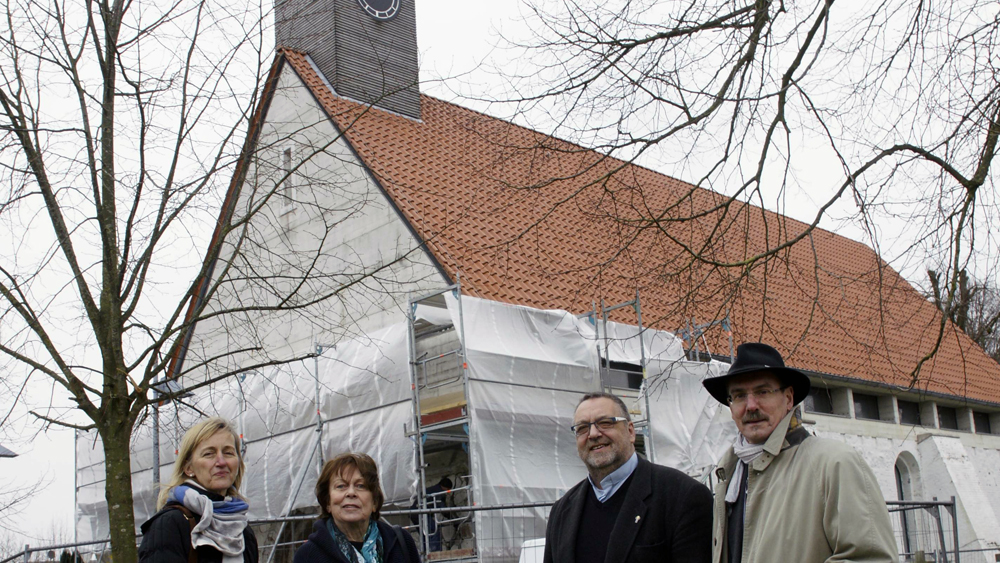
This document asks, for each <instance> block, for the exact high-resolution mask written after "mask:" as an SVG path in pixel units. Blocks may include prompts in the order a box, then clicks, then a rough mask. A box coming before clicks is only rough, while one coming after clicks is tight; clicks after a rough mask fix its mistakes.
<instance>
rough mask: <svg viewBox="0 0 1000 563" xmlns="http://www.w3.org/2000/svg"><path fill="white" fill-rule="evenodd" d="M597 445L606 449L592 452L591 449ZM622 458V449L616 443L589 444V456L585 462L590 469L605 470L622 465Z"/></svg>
mask: <svg viewBox="0 0 1000 563" xmlns="http://www.w3.org/2000/svg"><path fill="white" fill-rule="evenodd" d="M596 445H604V448H603V449H600V450H598V451H592V450H591V449H590V448H591V447H593V446H596ZM622 457H623V456H622V451H621V448H620V447H619V446H618V444H616V443H615V442H614V441H608V442H607V443H605V444H601V443H600V442H598V443H596V444H591V443H588V444H587V455H586V457H585V458H584V460H583V461H584V463H585V464H586V466H587V468H588V469H603V468H606V467H610V466H613V465H615V464H621V463H622V461H624V460H622Z"/></svg>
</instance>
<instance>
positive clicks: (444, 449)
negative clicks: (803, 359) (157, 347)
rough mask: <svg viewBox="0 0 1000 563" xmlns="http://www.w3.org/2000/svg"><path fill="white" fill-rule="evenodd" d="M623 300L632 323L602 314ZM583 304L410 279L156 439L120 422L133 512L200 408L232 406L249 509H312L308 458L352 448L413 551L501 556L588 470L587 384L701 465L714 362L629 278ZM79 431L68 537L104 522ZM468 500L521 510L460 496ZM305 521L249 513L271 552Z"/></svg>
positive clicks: (143, 505) (712, 441)
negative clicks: (625, 286) (311, 351)
mask: <svg viewBox="0 0 1000 563" xmlns="http://www.w3.org/2000/svg"><path fill="white" fill-rule="evenodd" d="M629 307H631V308H632V309H633V310H634V311H635V314H636V324H634V325H633V324H622V323H617V322H613V321H611V320H610V319H609V317H610V316H612V315H613V314H614V312H615V311H618V310H620V309H627V308H629ZM619 315H620V314H619ZM616 316H617V315H616ZM587 317H588V316H584V317H583V318H581V317H576V316H574V315H572V314H570V313H568V312H566V311H558V310H539V309H532V308H528V307H523V306H516V305H510V304H504V303H499V302H494V301H488V300H483V299H477V298H473V297H469V296H463V295H462V292H461V287H460V286H459V285H458V284H456V285H452V286H448V287H445V288H442V289H440V290H438V291H433V292H429V293H426V294H422V295H419V296H415V297H414V298H413V299H411V300H410V301H409V304H408V308H407V309H406V311H405V319H402V322H399V323H396V324H391V325H389V326H386V327H384V328H382V329H379V330H377V331H373V332H372V333H370V334H366V335H363V337H358V338H354V339H345V340H343V341H341V342H338V343H337V344H336V345H335V346H333V345H316V348H315V356H314V357H312V358H309V359H308V360H306V361H301V362H295V363H293V364H288V365H284V366H280V367H274V368H269V369H268V370H261V371H257V372H253V373H247V374H244V375H243V376H241V377H238V378H230V379H227V380H222V381H219V382H217V383H215V384H213V385H212V386H210V387H207V388H204V389H202V390H199V391H198V392H196V393H195V395H194V396H192V397H190V398H189V399H186V400H185V401H184V406H181V405H179V404H178V403H174V407H175V408H174V409H171V410H172V411H174V412H171V413H170V415H169V416H167V417H166V418H167V419H170V420H160V421H159V422H158V424H159V425H161V426H163V428H159V427H158V428H157V433H158V435H159V436H160V437H161V438H163V437H165V438H166V440H164V441H165V442H167V443H163V444H158V445H156V446H154V445H153V442H152V440H151V435H150V434H151V433H150V429H149V428H143V429H141V430H140V432H139V435H138V436H137V438H136V445H135V452H134V456H133V483H134V490H135V492H136V518H137V522H142V521H143V520H145V519H146V518H148V517H149V516H150V515H151V514H152V513H153V512H154V511H155V505H154V503H155V500H154V499H155V492H156V491H155V487H154V486H153V485H152V484H153V482H154V467H159V466H161V465H167V464H171V463H172V462H173V459H174V457H175V455H176V453H175V447H176V442H177V440H179V438H180V436H181V435H182V434H183V430H182V429H183V428H187V427H189V426H190V425H191V424H192V423H193V422H194V421H195V420H197V419H198V418H200V417H201V416H204V415H205V414H212V415H215V414H217V415H219V416H223V417H226V418H228V419H230V420H233V421H236V422H237V424H238V427H239V431H240V433H241V434H242V435H243V437H244V444H245V446H246V452H245V459H246V460H247V473H246V476H245V479H244V485H243V487H242V490H241V492H242V493H243V494H245V495H246V496H247V497H248V500H249V502H250V506H251V516H252V518H255V519H259V520H267V519H271V520H274V521H275V522H288V521H295V522H298V520H288V519H293V518H294V517H295V516H296V515H302V516H306V515H315V514H316V512H317V510H316V505H315V504H316V500H315V498H314V497H313V495H312V494H308V492H311V490H312V489H313V488H314V486H315V483H316V480H317V478H318V476H319V472H320V468H321V467H322V464H323V461H324V460H326V459H330V458H331V457H333V456H334V455H337V454H338V453H341V452H344V451H362V452H366V453H368V454H370V455H372V457H373V458H375V460H376V463H377V464H378V466H379V468H380V470H381V478H382V488H383V491H384V492H385V496H386V502H387V505H386V512H387V513H391V511H393V510H394V509H395V510H406V509H411V508H412V509H413V510H411V512H409V513H406V514H403V513H400V512H395V513H394V514H396V516H394V517H395V518H396V520H397V521H395V522H393V523H396V524H404V525H409V526H413V529H414V531H416V530H418V529H419V534H420V535H419V538H420V542H419V544H420V546H421V551H422V552H424V553H425V555H426V556H427V557H426V558H427V559H428V560H442V559H452V560H470V561H471V560H476V561H481V562H500V561H503V562H509V561H513V560H516V555H517V554H518V553H519V551H520V543H516V542H521V541H528V540H530V539H532V538H530V537H529V536H530V535H531V534H533V533H537V532H536V531H537V530H538V529H543V528H539V526H540V524H542V523H543V522H544V520H545V518H546V511H545V508H544V507H545V506H548V505H550V504H551V503H552V502H554V501H555V500H557V499H558V498H560V497H561V496H562V495H563V494H564V493H565V492H566V491H567V490H568V489H569V488H571V487H573V486H574V485H576V484H577V483H578V482H580V481H581V480H582V479H584V478H585V477H586V469H585V467H584V466H583V464H582V463H581V462H580V460H579V457H578V454H577V451H576V440H575V437H574V436H573V434H572V432H571V431H570V430H569V427H570V426H571V425H572V423H573V413H574V411H575V407H576V404H577V402H578V401H579V399H580V397H582V396H583V395H584V394H586V393H591V392H595V391H601V390H608V389H610V390H611V391H613V392H615V393H616V394H618V395H619V396H622V397H623V400H624V401H625V403H626V405H627V406H628V408H629V410H630V413H634V414H635V415H636V416H634V417H633V418H634V419H635V420H636V422H637V426H639V427H641V428H642V437H641V438H640V439H639V440H637V442H639V446H640V448H639V449H640V451H642V450H643V449H644V450H645V452H646V455H647V456H648V457H653V451H654V448H655V456H656V458H655V461H656V462H658V463H661V464H666V465H672V466H674V467H677V468H680V469H681V470H684V471H688V472H689V473H691V474H694V475H695V476H701V475H703V474H707V473H708V471H707V469H706V467H709V466H710V465H711V464H712V463H713V462H715V461H717V460H718V457H719V456H721V453H722V450H723V449H724V448H725V447H726V445H728V444H729V443H730V442H731V435H730V434H726V432H727V431H728V432H730V433H731V432H733V430H732V429H731V427H732V424H731V422H729V421H728V416H727V415H725V414H724V413H723V414H722V417H721V418H720V417H719V412H718V411H719V409H718V404H717V403H716V402H715V401H714V400H712V399H711V397H709V396H708V395H707V394H706V393H704V391H703V390H702V389H701V383H700V382H701V380H702V379H703V378H704V377H707V376H711V375H714V374H717V373H719V370H720V369H721V365H720V364H718V363H716V362H709V363H706V362H690V361H688V360H687V359H686V357H685V352H684V349H683V345H682V343H681V341H680V339H679V338H676V337H675V336H673V335H672V334H669V333H666V332H662V331H657V330H654V329H649V328H647V327H644V326H642V319H641V308H640V304H639V295H638V294H636V297H635V299H634V300H632V301H629V302H627V303H621V304H617V305H611V306H606V305H605V304H603V303H602V304H601V307H600V309H597V308H596V307H595V310H594V311H593V312H592V314H591V315H590V316H589V318H587ZM189 407H190V408H189ZM161 413H162V410H161ZM650 413H656V414H655V416H651V414H650ZM727 429H728V430H727ZM90 438H91V437H90V436H88V439H84V438H83V437H81V439H80V440H79V441H78V450H79V451H80V458H79V462H78V476H79V481H78V483H79V484H80V487H79V489H78V492H79V493H80V508H79V509H78V512H77V514H78V527H77V529H78V531H79V532H80V539H81V541H85V540H91V539H92V540H101V539H103V538H104V537H106V534H107V523H106V516H104V517H103V519H102V511H103V508H102V507H103V480H102V474H101V471H100V465H101V464H100V462H101V460H100V459H99V458H100V455H99V452H100V447H99V445H98V444H97V443H96V441H95V440H93V439H90ZM154 449H155V451H156V452H157V455H156V456H153V455H152V453H153V450H154ZM154 458H156V461H155V462H154ZM442 477H448V478H449V480H450V481H451V483H450V485H449V486H447V487H445V486H442V483H443V481H442V480H441V478H442ZM435 487H437V488H436V489H435ZM484 506H486V507H496V506H519V507H524V509H523V510H518V511H515V512H513V513H504V512H502V511H479V510H468V509H462V508H461V507H484ZM455 507H458V508H455ZM104 514H106V513H104ZM428 515H431V516H428ZM414 518H416V521H414ZM430 518H433V521H431V520H430ZM306 519H308V517H307V518H306ZM306 525H307V524H306V523H304V521H303V522H302V523H297V524H295V525H293V526H291V527H289V526H288V525H286V524H284V523H282V524H275V526H274V528H273V529H269V528H265V529H261V530H259V532H261V533H265V534H266V535H264V536H262V537H261V538H260V541H261V545H262V546H265V550H264V551H262V557H266V558H267V560H268V561H272V562H273V561H274V560H275V558H278V557H284V556H283V555H279V554H278V552H277V551H275V549H276V547H277V546H279V545H285V544H288V543H289V542H294V541H298V539H304V536H303V538H300V537H299V536H302V535H303V534H308V530H307V529H306V528H304V526H306ZM442 529H444V530H445V531H446V533H440V532H441V530H442ZM487 537H488V538H490V539H489V541H487V540H486V538H487ZM499 538H506V539H499ZM282 553H283V552H282Z"/></svg>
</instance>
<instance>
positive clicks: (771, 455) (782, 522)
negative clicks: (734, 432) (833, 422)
mask: <svg viewBox="0 0 1000 563" xmlns="http://www.w3.org/2000/svg"><path fill="white" fill-rule="evenodd" d="M791 418H792V414H791V413H789V414H788V415H787V416H785V418H784V419H782V421H781V423H780V424H778V426H777V427H776V428H775V429H774V432H773V433H772V434H771V437H770V438H768V440H767V442H766V443H765V444H764V453H763V454H761V456H760V457H758V458H757V459H756V460H754V462H753V463H752V464H750V467H749V470H750V474H749V476H748V481H747V501H746V515H745V518H744V530H743V559H742V561H743V563H775V562H777V561H788V562H790V563H823V562H827V561H829V562H834V561H871V562H875V561H878V562H885V563H890V562H891V563H896V562H897V561H899V556H898V555H897V554H898V551H897V547H896V539H895V536H894V535H893V531H892V523H891V522H890V521H889V513H888V511H887V510H886V507H885V500H884V498H883V497H882V492H881V491H880V490H879V487H878V483H876V482H875V475H874V474H873V473H872V470H871V468H870V467H868V464H866V463H865V462H864V460H863V459H861V456H860V455H859V454H858V452H857V451H855V450H854V448H852V447H851V446H849V445H847V444H844V443H842V442H837V441H834V440H827V439H823V438H817V437H816V436H810V437H808V438H806V439H805V440H804V441H802V442H801V443H799V444H798V445H795V446H792V445H790V444H789V443H788V442H787V441H786V440H785V434H786V433H787V431H788V426H789V423H790V421H791ZM738 460H739V458H737V457H736V455H735V454H734V453H733V450H732V448H730V449H729V451H728V452H726V454H725V455H724V456H723V457H722V461H721V462H720V464H719V467H718V468H717V469H716V473H715V476H716V477H717V478H718V483H717V484H716V485H715V505H714V510H713V514H712V561H713V563H725V562H726V561H728V559H727V557H728V556H727V551H726V545H725V543H726V488H727V487H728V486H729V480H730V479H731V478H732V476H733V470H734V469H735V468H736V463H737V461H738Z"/></svg>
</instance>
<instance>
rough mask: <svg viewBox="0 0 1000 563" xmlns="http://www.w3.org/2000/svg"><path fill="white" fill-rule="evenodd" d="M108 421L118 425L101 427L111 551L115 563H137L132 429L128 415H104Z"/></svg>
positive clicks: (125, 413)
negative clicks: (131, 451) (125, 422)
mask: <svg viewBox="0 0 1000 563" xmlns="http://www.w3.org/2000/svg"><path fill="white" fill-rule="evenodd" d="M105 420H109V421H114V422H118V423H119V424H114V422H113V423H112V425H111V426H103V425H102V426H101V427H100V430H99V432H100V435H101V441H102V442H103V444H104V471H105V478H106V480H105V482H104V499H105V500H106V501H107V503H108V522H109V523H110V526H111V548H112V550H113V553H114V559H115V563H136V562H137V561H138V555H137V552H136V545H135V515H134V514H133V512H132V468H131V464H130V463H129V459H130V457H129V444H130V438H131V428H126V427H125V425H124V424H123V423H124V421H127V420H129V416H128V412H127V411H126V412H124V413H120V414H118V415H116V416H108V415H107V414H106V415H105Z"/></svg>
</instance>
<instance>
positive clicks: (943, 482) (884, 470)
mask: <svg viewBox="0 0 1000 563" xmlns="http://www.w3.org/2000/svg"><path fill="white" fill-rule="evenodd" d="M805 418H806V420H807V421H808V422H809V423H810V424H809V427H810V430H811V431H812V432H813V433H815V434H816V435H817V436H820V437H824V438H830V439H834V440H838V441H841V442H844V443H847V444H850V445H851V446H853V447H854V448H855V449H856V450H857V451H858V452H859V453H860V454H861V456H862V457H863V458H864V459H865V461H866V462H867V463H868V465H869V466H871V468H872V471H873V472H874V474H875V478H876V480H877V481H878V483H879V487H880V488H881V490H882V495H883V496H884V497H885V499H886V500H904V499H900V498H899V494H898V492H897V486H896V476H895V466H896V462H897V460H899V459H900V457H901V456H903V457H906V458H907V459H906V460H905V462H906V464H907V466H908V467H910V466H912V465H915V467H911V468H910V471H911V472H913V473H914V475H912V477H913V481H912V487H913V490H912V491H911V498H907V499H905V500H931V499H932V498H935V497H936V498H937V499H938V500H943V501H947V500H949V499H950V498H951V497H952V496H955V497H956V499H957V500H958V504H959V519H958V525H959V532H960V538H959V541H960V543H961V545H962V547H963V548H964V549H990V548H993V547H998V545H997V542H998V541H1000V526H998V524H997V522H998V520H997V517H998V513H997V507H1000V498H998V495H1000V470H998V469H997V468H998V467H1000V436H993V435H982V434H972V433H970V432H962V431H948V430H941V429H931V428H925V427H921V426H909V425H900V424H895V423H893V422H885V421H873V420H856V419H851V418H848V417H845V416H837V415H823V414H818V413H811V412H810V413H806V416H805ZM949 541H950V538H949ZM990 557H992V552H991V551H990V552H979V553H969V554H963V556H962V560H963V561H987V560H989V561H992V559H989V558H990Z"/></svg>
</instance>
